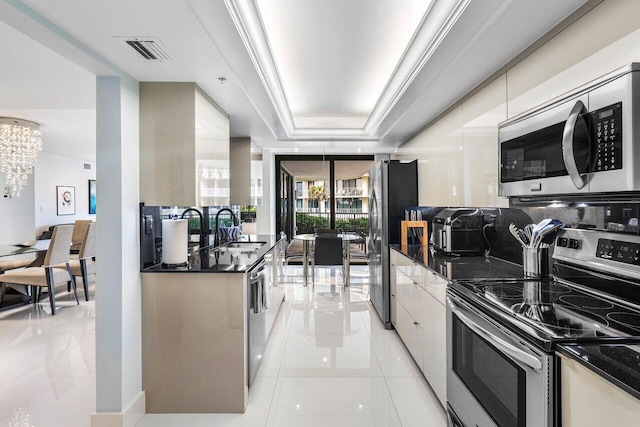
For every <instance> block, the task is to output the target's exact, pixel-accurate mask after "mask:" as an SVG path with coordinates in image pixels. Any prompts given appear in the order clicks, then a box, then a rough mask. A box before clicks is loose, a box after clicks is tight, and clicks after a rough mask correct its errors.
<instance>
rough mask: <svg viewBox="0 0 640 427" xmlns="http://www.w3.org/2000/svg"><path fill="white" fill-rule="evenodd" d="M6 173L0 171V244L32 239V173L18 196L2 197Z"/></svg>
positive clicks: (33, 236) (33, 234) (33, 235)
mask: <svg viewBox="0 0 640 427" xmlns="http://www.w3.org/2000/svg"><path fill="white" fill-rule="evenodd" d="M5 183H6V174H5V173H3V172H0V190H1V191H0V245H4V244H10V243H20V242H25V241H27V240H33V239H34V238H35V237H36V236H35V233H34V230H33V224H34V205H33V187H34V186H33V175H30V176H29V180H28V182H27V186H26V187H25V188H23V189H22V193H21V195H20V197H15V196H14V197H11V198H6V199H5V198H4V197H3V196H2V194H4V187H5Z"/></svg>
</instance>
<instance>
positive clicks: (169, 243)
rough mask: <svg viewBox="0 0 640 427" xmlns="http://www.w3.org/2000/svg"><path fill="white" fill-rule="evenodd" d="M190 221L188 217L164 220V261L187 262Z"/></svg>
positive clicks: (164, 262) (170, 262)
mask: <svg viewBox="0 0 640 427" xmlns="http://www.w3.org/2000/svg"><path fill="white" fill-rule="evenodd" d="M187 225H188V221H187V220H186V219H163V220H162V263H163V264H185V263H186V262H187V253H188V243H187V236H188V226H187Z"/></svg>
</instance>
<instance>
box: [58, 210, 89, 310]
mask: <svg viewBox="0 0 640 427" xmlns="http://www.w3.org/2000/svg"><path fill="white" fill-rule="evenodd" d="M95 256H96V223H95V222H92V223H91V224H89V227H87V231H86V232H85V235H84V236H83V240H82V244H81V246H80V251H79V252H78V258H77V259H76V258H72V259H69V262H68V264H58V265H54V268H57V269H66V268H67V266H69V268H70V271H71V275H72V276H73V277H74V278H75V277H82V285H83V287H84V297H85V299H86V300H87V301H89V276H90V275H92V274H96V265H95V261H94V260H93V258H94V257H95Z"/></svg>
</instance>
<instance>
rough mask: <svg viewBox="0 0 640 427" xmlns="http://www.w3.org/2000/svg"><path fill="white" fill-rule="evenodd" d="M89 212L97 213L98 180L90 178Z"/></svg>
mask: <svg viewBox="0 0 640 427" xmlns="http://www.w3.org/2000/svg"><path fill="white" fill-rule="evenodd" d="M89 214H91V215H95V214H96V180H95V179H90V180H89Z"/></svg>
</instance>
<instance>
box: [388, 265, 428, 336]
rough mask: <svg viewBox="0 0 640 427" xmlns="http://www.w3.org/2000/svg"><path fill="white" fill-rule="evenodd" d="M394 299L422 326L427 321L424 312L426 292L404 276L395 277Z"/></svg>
mask: <svg viewBox="0 0 640 427" xmlns="http://www.w3.org/2000/svg"><path fill="white" fill-rule="evenodd" d="M395 295H396V298H397V300H398V302H399V303H400V304H402V305H403V306H404V308H405V309H406V310H407V312H409V314H410V315H411V317H413V319H414V320H415V321H416V322H418V323H419V324H420V326H422V324H423V323H424V322H426V320H427V314H426V312H425V308H426V306H425V305H426V300H427V298H428V297H429V296H428V294H427V292H426V291H425V290H424V289H422V287H421V286H419V285H418V284H417V283H416V282H414V281H413V280H412V279H411V278H409V277H407V276H406V275H404V274H397V275H396V293H395Z"/></svg>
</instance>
